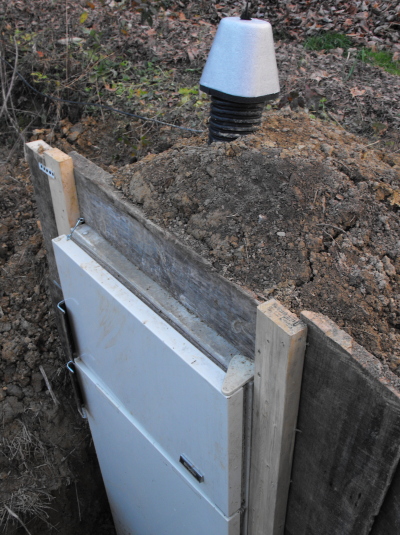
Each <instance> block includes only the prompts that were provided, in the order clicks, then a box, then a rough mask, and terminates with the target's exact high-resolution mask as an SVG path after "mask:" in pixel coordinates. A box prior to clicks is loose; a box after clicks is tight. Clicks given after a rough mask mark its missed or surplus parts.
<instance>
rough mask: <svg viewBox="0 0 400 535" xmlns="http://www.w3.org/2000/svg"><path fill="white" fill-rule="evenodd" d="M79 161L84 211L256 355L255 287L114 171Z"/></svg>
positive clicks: (220, 330)
mask: <svg viewBox="0 0 400 535" xmlns="http://www.w3.org/2000/svg"><path fill="white" fill-rule="evenodd" d="M70 156H71V157H72V159H73V161H74V171H75V181H76V189H77V193H78V201H79V207H80V212H81V216H83V217H84V218H85V222H86V223H87V224H88V225H90V226H91V227H92V228H93V229H94V230H95V231H96V232H98V233H99V234H100V235H101V236H103V238H105V239H106V240H108V241H109V242H110V243H111V245H112V246H113V247H115V248H116V249H117V250H118V251H119V252H120V253H122V254H123V255H124V256H125V257H126V258H127V259H128V260H130V261H131V262H133V263H134V264H135V265H136V266H137V267H138V268H139V269H141V270H142V271H143V272H144V273H145V274H146V275H148V276H149V277H150V278H152V279H153V280H154V281H155V282H157V283H158V284H160V286H162V287H163V288H164V289H165V290H167V291H168V292H170V293H171V295H172V296H173V297H174V298H175V299H177V301H179V302H180V303H181V304H182V305H184V306H185V307H186V308H187V309H188V310H189V311H191V312H193V313H195V314H196V315H197V316H198V317H199V318H200V319H202V320H203V321H204V322H205V323H206V324H207V325H209V326H210V327H211V328H213V329H214V330H215V331H216V332H217V333H218V334H220V335H221V336H222V337H223V338H225V339H226V340H227V341H228V342H230V343H231V344H233V345H234V346H235V347H237V348H238V350H239V351H240V352H241V353H243V354H244V355H245V356H247V357H249V358H251V359H253V358H254V347H255V327H256V310H257V305H258V304H259V303H258V301H257V300H256V299H254V298H253V296H252V295H251V294H250V293H247V292H246V291H244V290H243V289H241V288H239V287H238V286H236V285H235V284H233V283H231V282H229V281H227V280H226V279H224V278H223V277H221V276H220V275H219V274H218V273H216V272H215V270H214V268H213V267H212V266H211V265H210V264H209V263H208V262H206V261H205V260H204V259H203V258H202V257H200V256H199V255H198V254H196V253H195V252H193V251H192V250H191V249H189V248H188V247H186V246H185V245H184V244H182V243H181V242H179V240H178V239H177V238H175V237H174V236H173V235H172V234H171V233H169V232H167V231H165V230H163V229H162V228H160V227H159V226H157V225H155V224H154V223H152V222H151V221H149V220H148V219H146V218H145V217H144V215H143V214H142V213H141V212H140V210H138V209H137V208H136V207H134V206H133V205H132V204H131V203H129V202H128V201H126V200H125V199H123V198H122V197H121V194H119V193H118V192H117V191H116V190H115V189H114V188H113V186H112V183H111V175H110V174H108V173H106V172H105V171H103V169H101V168H100V167H98V166H97V165H95V164H93V163H92V162H90V161H89V160H87V159H86V158H84V157H83V156H81V155H80V154H78V153H76V152H72V153H71V154H70Z"/></svg>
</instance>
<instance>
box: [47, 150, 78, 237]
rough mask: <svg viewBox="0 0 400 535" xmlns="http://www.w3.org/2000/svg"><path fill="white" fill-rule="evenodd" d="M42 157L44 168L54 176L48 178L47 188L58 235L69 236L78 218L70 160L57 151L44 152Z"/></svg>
mask: <svg viewBox="0 0 400 535" xmlns="http://www.w3.org/2000/svg"><path fill="white" fill-rule="evenodd" d="M43 156H44V160H45V162H46V167H47V168H48V169H50V170H51V171H52V172H53V174H54V178H53V177H51V176H49V186H50V192H51V198H52V200H53V208H54V215H55V218H56V224H57V230H58V232H59V234H69V233H70V230H71V228H72V227H74V225H75V223H76V222H77V220H78V218H79V206H78V197H77V194H76V188H75V179H74V165H73V162H72V158H71V156H68V155H67V154H65V153H64V152H62V151H61V150H59V149H50V150H46V151H45V152H44V153H43Z"/></svg>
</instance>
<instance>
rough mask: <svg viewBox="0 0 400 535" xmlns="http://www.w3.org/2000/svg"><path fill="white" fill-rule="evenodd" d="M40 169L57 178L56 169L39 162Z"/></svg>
mask: <svg viewBox="0 0 400 535" xmlns="http://www.w3.org/2000/svg"><path fill="white" fill-rule="evenodd" d="M39 169H40V170H41V171H43V173H46V175H49V177H50V178H52V179H53V180H55V178H56V175H55V174H54V171H52V170H51V169H49V168H48V167H46V166H45V165H43V164H42V163H39Z"/></svg>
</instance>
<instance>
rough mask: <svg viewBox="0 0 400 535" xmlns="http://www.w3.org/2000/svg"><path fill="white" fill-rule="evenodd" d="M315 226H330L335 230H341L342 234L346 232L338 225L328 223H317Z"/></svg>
mask: <svg viewBox="0 0 400 535" xmlns="http://www.w3.org/2000/svg"><path fill="white" fill-rule="evenodd" d="M317 227H331V228H334V229H335V230H338V231H339V232H343V234H346V231H345V230H343V229H342V228H340V227H336V226H335V225H331V224H330V223H317Z"/></svg>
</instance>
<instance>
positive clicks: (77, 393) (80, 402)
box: [57, 300, 87, 418]
mask: <svg viewBox="0 0 400 535" xmlns="http://www.w3.org/2000/svg"><path fill="white" fill-rule="evenodd" d="M57 309H58V310H59V311H60V312H61V318H62V320H61V323H62V326H63V329H64V334H65V337H66V339H67V347H66V348H65V350H66V352H67V358H68V362H67V364H66V367H67V369H68V371H69V372H70V374H69V376H70V378H71V384H72V391H73V393H74V398H75V403H76V407H77V409H78V412H79V414H80V415H81V416H82V418H87V414H86V410H85V407H84V399H83V395H82V391H81V387H80V384H79V382H78V377H77V375H76V370H75V362H74V360H75V356H76V351H75V345H74V339H73V336H72V330H71V325H70V322H69V318H68V310H67V307H66V306H65V300H64V301H60V302H59V303H57Z"/></svg>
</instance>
